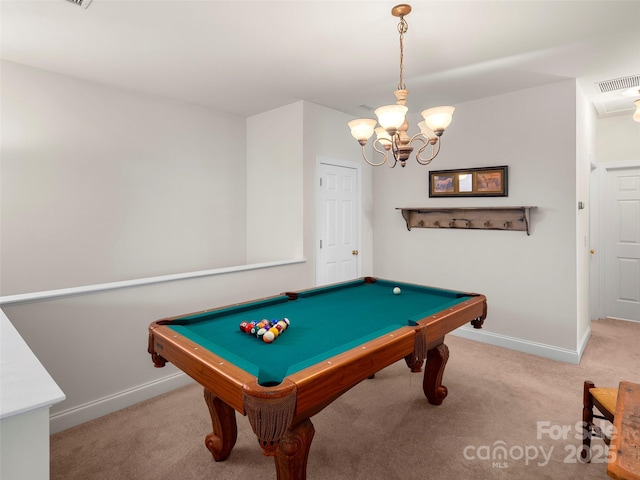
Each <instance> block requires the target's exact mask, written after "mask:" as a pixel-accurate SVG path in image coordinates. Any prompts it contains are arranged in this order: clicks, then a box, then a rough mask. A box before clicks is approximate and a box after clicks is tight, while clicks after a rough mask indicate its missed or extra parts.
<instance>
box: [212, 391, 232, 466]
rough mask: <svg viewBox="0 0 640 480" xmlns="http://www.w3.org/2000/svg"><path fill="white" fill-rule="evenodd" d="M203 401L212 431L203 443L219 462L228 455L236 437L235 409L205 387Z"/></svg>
mask: <svg viewBox="0 0 640 480" xmlns="http://www.w3.org/2000/svg"><path fill="white" fill-rule="evenodd" d="M204 401H205V402H206V403H207V407H209V414H210V415H211V424H212V425H213V433H210V434H209V435H207V437H206V438H205V441H204V443H205V445H206V446H207V448H208V449H209V451H210V452H211V455H213V458H214V459H215V461H216V462H220V461H222V460H224V459H226V458H227V457H228V456H229V454H230V453H231V450H232V449H233V446H234V445H235V444H236V440H237V438H238V425H237V423H236V411H235V410H234V409H233V408H231V407H230V406H229V405H227V404H226V403H225V402H223V401H222V400H220V398H218V397H217V396H216V395H215V394H214V393H212V392H211V391H209V390H207V389H206V388H205V389H204Z"/></svg>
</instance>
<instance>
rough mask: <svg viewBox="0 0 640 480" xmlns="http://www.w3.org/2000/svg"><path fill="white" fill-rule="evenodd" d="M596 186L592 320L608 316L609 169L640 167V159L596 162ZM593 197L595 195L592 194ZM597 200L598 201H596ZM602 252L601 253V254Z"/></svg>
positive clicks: (592, 229)
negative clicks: (607, 230)
mask: <svg viewBox="0 0 640 480" xmlns="http://www.w3.org/2000/svg"><path fill="white" fill-rule="evenodd" d="M594 166H595V171H594V172H593V173H594V174H595V178H594V177H592V178H591V180H592V181H596V182H597V184H596V185H592V187H595V190H596V195H597V197H598V198H597V200H596V201H594V200H592V206H593V211H592V212H591V216H590V218H589V220H590V222H591V224H592V228H591V234H592V235H597V236H596V238H592V240H591V243H590V247H591V249H593V250H595V259H594V260H595V264H594V263H592V264H591V267H590V269H589V274H590V276H595V277H596V278H597V281H595V282H591V285H590V292H589V296H590V298H591V300H590V305H591V310H592V311H591V320H599V319H604V318H606V317H607V311H606V305H607V303H606V300H607V299H606V294H607V289H606V287H607V284H606V271H607V270H606V267H607V262H606V260H607V258H606V253H607V252H606V251H605V248H606V224H607V222H606V218H605V213H606V206H607V188H606V187H607V175H608V173H609V171H612V170H620V169H623V168H640V160H622V161H617V162H600V163H594ZM592 198H593V196H592ZM596 202H597V203H596ZM599 252H601V254H599Z"/></svg>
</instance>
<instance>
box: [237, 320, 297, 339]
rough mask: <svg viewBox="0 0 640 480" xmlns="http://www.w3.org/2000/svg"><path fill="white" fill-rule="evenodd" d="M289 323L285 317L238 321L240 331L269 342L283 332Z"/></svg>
mask: <svg viewBox="0 0 640 480" xmlns="http://www.w3.org/2000/svg"><path fill="white" fill-rule="evenodd" d="M289 325H291V322H290V321H289V319H288V318H286V317H285V318H281V319H273V320H267V319H263V320H260V321H258V320H253V321H251V322H240V331H242V332H244V333H246V334H248V335H253V336H254V337H256V338H258V339H259V340H262V341H264V342H266V343H271V342H273V341H274V340H275V339H276V338H278V336H280V335H281V334H282V333H284V331H285V330H286V329H287V328H289Z"/></svg>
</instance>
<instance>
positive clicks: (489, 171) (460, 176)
mask: <svg viewBox="0 0 640 480" xmlns="http://www.w3.org/2000/svg"><path fill="white" fill-rule="evenodd" d="M508 173H509V167H508V165H501V166H498V167H479V168H461V169H457V170H431V171H429V197H507V196H508V195H509V191H508V186H509V185H508V180H509V178H508Z"/></svg>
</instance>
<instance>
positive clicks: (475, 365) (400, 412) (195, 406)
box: [51, 320, 640, 480]
mask: <svg viewBox="0 0 640 480" xmlns="http://www.w3.org/2000/svg"><path fill="white" fill-rule="evenodd" d="M446 343H447V345H448V346H449V348H450V352H451V356H450V359H449V362H448V364H447V368H446V369H445V374H444V382H443V383H444V384H445V385H446V386H447V387H448V388H449V396H448V397H447V398H446V399H445V401H444V403H443V404H442V405H441V406H437V407H436V406H433V405H430V404H429V403H428V402H427V400H426V399H425V397H424V395H423V393H422V385H421V379H422V374H411V373H410V372H409V371H408V369H407V368H406V366H405V364H404V362H398V363H396V364H393V365H391V366H389V367H388V368H386V369H384V370H382V371H381V372H379V373H378V374H377V375H376V377H375V378H374V379H371V380H366V381H364V382H362V383H360V384H359V385H357V386H356V387H355V388H353V389H352V390H350V391H349V392H347V393H346V394H345V395H343V396H342V397H340V398H339V399H338V400H336V401H335V402H334V403H333V404H331V405H330V406H329V407H327V408H326V409H325V410H323V411H322V412H320V413H319V414H318V415H316V416H315V417H313V418H312V421H313V423H314V425H315V429H316V434H315V437H314V440H313V443H312V444H311V452H310V455H309V462H308V470H307V478H308V479H309V480H320V479H323V480H324V479H349V480H359V479H368V480H395V479H403V480H423V479H449V478H451V479H494V478H495V479H503V478H504V479H510V480H513V479H515V480H517V479H532V478H535V479H554V480H559V479H600V480H604V479H606V478H608V477H607V475H606V473H605V472H606V449H605V448H604V444H603V443H602V441H601V440H597V439H596V440H594V441H593V445H594V454H595V458H594V460H593V461H592V463H590V464H581V463H580V462H578V460H577V454H578V451H579V446H580V445H581V438H579V434H580V432H579V430H577V429H576V423H577V422H580V420H581V418H582V417H581V411H582V384H583V381H584V380H585V379H590V380H593V381H594V382H595V383H596V385H597V386H616V387H617V385H618V382H619V381H621V380H629V381H633V382H637V383H640V347H639V345H640V323H632V322H624V321H615V320H601V321H597V322H593V324H592V337H591V339H590V341H589V344H588V346H587V348H586V350H585V353H584V355H583V358H582V361H581V363H580V365H572V364H567V363H562V362H557V361H552V360H548V359H544V358H540V357H537V356H533V355H528V354H523V353H519V352H514V351H511V350H507V349H503V348H499V347H494V346H491V345H486V344H482V343H478V342H474V341H470V340H465V339H462V338H459V337H455V336H451V335H450V336H448V337H447V340H446ZM149 367H150V368H153V367H152V366H151V361H149ZM238 429H239V432H238V442H237V444H236V446H235V448H234V450H233V451H232V452H231V456H230V457H229V458H228V459H227V460H225V461H224V462H219V463H216V462H215V461H214V460H213V458H212V457H211V455H210V454H209V452H208V450H207V449H206V447H205V446H204V437H205V435H207V434H208V433H210V430H211V425H210V419H209V414H208V410H207V407H206V405H205V403H204V400H203V394H202V389H201V387H200V386H198V385H196V384H194V385H192V386H191V385H190V386H186V387H183V388H181V389H178V390H176V391H173V392H170V393H168V394H165V395H163V396H160V397H157V398H154V399H151V400H148V401H146V402H143V403H140V404H138V405H134V406H132V407H130V408H127V409H124V410H121V411H118V412H115V413H113V414H110V415H107V416H105V417H102V418H99V419H97V420H94V421H91V422H88V423H86V424H83V425H79V426H77V427H74V428H71V429H69V430H66V431H64V432H60V433H58V434H55V435H52V437H51V478H52V479H54V480H91V479H100V480H143V479H145V480H146V479H149V480H163V479H166V480H169V479H171V480H174V479H184V480H187V479H193V480H196V479H198V480H200V479H203V480H204V479H225V480H234V479H242V480H258V479H259V480H263V479H269V478H272V479H275V466H274V464H273V459H271V458H269V457H264V456H263V455H262V454H261V451H260V449H259V447H258V445H257V440H256V437H255V435H254V434H253V432H252V431H251V428H250V426H249V423H248V421H247V419H246V418H244V417H242V416H240V415H238Z"/></svg>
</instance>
